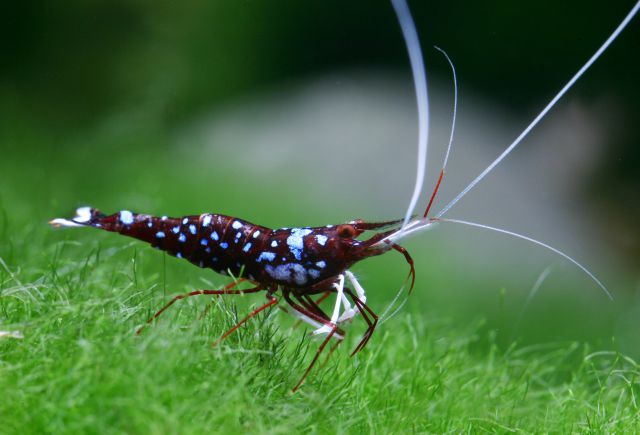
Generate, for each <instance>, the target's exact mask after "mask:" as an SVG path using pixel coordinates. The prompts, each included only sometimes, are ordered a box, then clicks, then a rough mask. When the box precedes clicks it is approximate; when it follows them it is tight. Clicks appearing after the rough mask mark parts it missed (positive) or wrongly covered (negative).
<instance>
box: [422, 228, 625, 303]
mask: <svg viewBox="0 0 640 435" xmlns="http://www.w3.org/2000/svg"><path fill="white" fill-rule="evenodd" d="M434 220H435V221H436V222H451V223H454V224H462V225H468V226H470V227H476V228H482V229H485V230H490V231H496V232H498V233H502V234H507V235H509V236H513V237H517V238H519V239H522V240H526V241H528V242H531V243H535V244H536V245H538V246H542V247H543V248H546V249H548V250H550V251H552V252H555V253H556V254H558V255H560V256H561V257H563V258H564V259H566V260H568V261H570V262H571V263H573V264H574V265H576V266H578V268H580V270H582V271H583V272H584V273H586V274H587V275H588V276H589V278H591V279H592V280H593V281H594V282H595V283H596V284H598V286H599V287H600V288H601V289H602V290H604V292H605V293H606V294H607V296H609V299H611V300H613V296H612V295H611V293H610V292H609V290H608V289H607V288H606V287H605V286H604V284H602V282H600V280H599V279H598V278H596V276H595V275H594V274H593V273H591V272H590V271H589V269H587V268H586V267H584V266H583V265H582V264H580V263H578V262H577V261H576V260H574V259H573V258H571V257H570V256H568V255H567V254H565V253H564V252H562V251H561V250H559V249H556V248H554V247H553V246H551V245H547V244H546V243H544V242H541V241H539V240H536V239H534V238H531V237H528V236H525V235H522V234H518V233H516V232H513V231H509V230H504V229H502V228H496V227H492V226H489V225H484V224H478V223H475V222H469V221H463V220H460V219H448V218H447V219H445V218H440V219H434Z"/></svg>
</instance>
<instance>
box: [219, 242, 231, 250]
mask: <svg viewBox="0 0 640 435" xmlns="http://www.w3.org/2000/svg"><path fill="white" fill-rule="evenodd" d="M220 247H221V248H222V249H227V248H228V247H229V244H228V243H227V242H222V243H220Z"/></svg>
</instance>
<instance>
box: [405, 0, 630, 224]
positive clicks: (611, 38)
mask: <svg viewBox="0 0 640 435" xmlns="http://www.w3.org/2000/svg"><path fill="white" fill-rule="evenodd" d="M638 9H640V1H638V2H637V3H636V4H635V6H634V7H633V8H632V9H631V11H630V12H629V13H628V14H627V16H626V17H625V18H624V20H622V22H621V23H620V24H619V25H618V27H616V29H615V30H614V31H613V33H612V34H611V35H610V36H609V37H608V38H607V40H606V41H605V42H604V44H602V46H601V47H600V48H599V49H598V51H596V52H595V53H594V54H593V56H591V57H590V58H589V60H588V61H587V63H585V64H584V65H583V66H582V68H580V70H578V72H577V73H576V74H575V75H574V76H573V77H572V78H571V80H569V82H568V83H567V84H566V85H564V87H563V88H562V89H561V90H560V92H558V94H557V95H556V96H555V97H553V99H552V100H551V101H550V102H549V104H547V105H546V107H545V108H544V109H542V112H540V114H539V115H538V116H536V117H535V119H534V120H533V121H532V122H531V124H529V125H528V126H527V128H525V129H524V131H523V132H522V133H520V136H518V137H517V138H516V140H514V141H513V143H511V145H509V147H508V148H507V149H506V150H504V151H503V152H502V154H500V155H499V156H498V158H497V159H495V160H494V161H493V163H491V164H490V165H489V166H487V168H486V169H485V170H484V171H482V172H481V173H480V175H478V176H477V177H476V178H475V179H474V180H473V181H472V182H471V183H469V185H468V186H467V187H465V188H464V190H463V191H462V192H460V193H459V194H458V195H457V196H456V197H455V198H453V199H452V200H451V202H449V204H447V205H446V206H445V207H444V208H443V209H442V210H440V211H439V212H438V214H436V216H435V217H436V218H439V217H441V216H442V215H444V214H445V213H446V212H447V211H449V209H450V208H451V207H453V206H454V205H455V204H456V203H457V202H458V201H460V199H461V198H462V197H463V196H465V195H466V194H467V193H468V192H469V191H470V190H471V189H473V188H474V187H475V186H476V184H478V183H479V182H480V180H482V179H483V178H484V177H485V176H486V175H487V174H488V173H489V172H491V171H492V170H493V168H494V167H496V165H498V164H499V163H500V162H501V161H502V160H503V159H504V158H505V157H506V156H507V155H509V153H511V151H513V149H514V148H515V147H516V146H518V144H520V142H522V139H524V138H525V136H527V134H529V132H530V131H531V130H532V129H533V128H534V127H535V126H536V125H537V124H538V122H540V120H541V119H542V118H544V117H545V115H546V114H547V112H549V110H551V108H552V107H553V106H555V104H556V103H557V102H558V100H559V99H560V98H562V97H563V96H564V94H565V93H566V92H567V91H568V90H569V89H570V88H571V87H572V86H573V85H574V83H575V82H576V81H577V80H578V79H579V78H580V77H581V76H582V75H583V74H584V73H585V71H587V70H588V69H589V68H590V67H591V65H593V63H594V62H595V61H596V60H598V58H599V57H600V56H601V55H602V53H604V52H605V50H606V49H607V48H609V46H610V45H611V43H612V42H613V41H614V40H615V39H616V38H617V37H618V35H619V34H620V32H622V31H623V30H624V28H625V27H627V25H628V24H629V22H630V21H631V19H633V17H634V16H635V15H636V13H637V12H638ZM411 211H413V210H411Z"/></svg>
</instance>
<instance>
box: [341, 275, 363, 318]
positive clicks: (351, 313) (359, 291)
mask: <svg viewBox="0 0 640 435" xmlns="http://www.w3.org/2000/svg"><path fill="white" fill-rule="evenodd" d="M345 275H346V276H347V278H348V279H349V282H351V284H352V285H353V288H354V289H355V291H356V296H357V298H358V300H359V301H360V302H362V303H363V304H366V303H367V295H366V294H365V292H364V289H363V288H362V286H361V285H360V283H359V282H358V280H357V279H356V276H355V275H354V274H353V273H352V272H351V271H349V270H347V271H346V272H345ZM345 302H346V304H345V306H344V313H343V314H342V316H341V317H340V318H339V319H338V323H340V322H345V321H347V320H349V319H352V318H353V317H355V315H356V314H358V312H359V311H360V309H359V308H358V311H356V310H354V309H352V308H351V304H349V302H348V301H346V297H345Z"/></svg>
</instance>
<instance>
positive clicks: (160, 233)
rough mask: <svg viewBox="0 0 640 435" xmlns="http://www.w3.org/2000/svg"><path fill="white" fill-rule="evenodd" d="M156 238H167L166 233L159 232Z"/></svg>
mask: <svg viewBox="0 0 640 435" xmlns="http://www.w3.org/2000/svg"><path fill="white" fill-rule="evenodd" d="M156 237H157V238H159V239H164V237H165V234H164V231H158V232H157V233H156Z"/></svg>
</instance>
